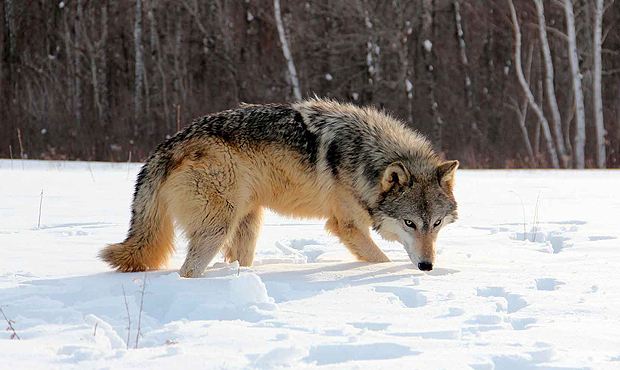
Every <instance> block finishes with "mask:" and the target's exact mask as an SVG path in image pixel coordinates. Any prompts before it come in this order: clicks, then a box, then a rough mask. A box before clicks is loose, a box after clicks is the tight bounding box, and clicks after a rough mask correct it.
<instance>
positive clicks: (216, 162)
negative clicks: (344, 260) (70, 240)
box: [100, 98, 459, 277]
mask: <svg viewBox="0 0 620 370" xmlns="http://www.w3.org/2000/svg"><path fill="white" fill-rule="evenodd" d="M458 165H459V162H458V161H456V160H453V161H443V160H441V159H440V157H439V156H438V154H437V153H436V152H435V151H433V148H432V146H431V144H430V143H429V141H428V140H427V139H426V138H425V137H424V136H422V135H421V134H419V133H417V132H416V131H414V130H412V129H410V128H408V127H407V126H406V125H405V124H404V123H402V122H401V121H399V120H397V119H395V118H393V117H392V116H390V115H389V114H387V113H385V112H383V111H379V110H377V109H374V108H372V107H358V106H355V105H352V104H348V103H340V102H337V101H334V100H324V99H319V98H314V99H308V100H303V101H299V102H295V103H292V104H266V105H253V104H242V105H241V106H239V107H238V108H236V109H232V110H227V111H223V112H220V113H215V114H211V115H207V116H204V117H201V118H198V119H196V120H194V121H193V122H192V123H191V124H190V125H189V126H188V127H187V128H185V129H184V130H182V131H180V132H178V133H177V134H176V135H174V136H173V137H171V138H170V139H168V140H166V141H164V142H163V143H161V144H160V145H159V146H158V147H157V148H156V150H155V151H154V152H153V153H152V154H151V156H150V157H149V158H148V160H147V161H146V163H145V164H144V166H143V167H142V169H141V170H140V172H139V174H138V177H137V181H136V186H135V193H134V197H133V203H132V210H131V222H130V228H129V232H128V234H127V237H126V239H125V240H124V241H123V242H122V243H118V244H111V245H108V246H107V247H106V248H104V249H103V250H102V251H101V253H100V257H101V259H103V260H104V261H106V262H107V263H108V264H110V265H111V266H112V267H114V268H116V269H118V270H120V271H125V272H129V271H144V270H148V269H157V268H160V267H162V266H163V265H164V264H165V262H166V261H167V259H168V257H169V256H170V254H171V253H172V252H173V250H174V245H173V237H174V226H175V223H176V225H178V226H180V228H181V229H182V230H183V231H184V233H185V235H186V236H187V238H188V251H187V256H186V259H185V262H184V263H183V265H182V267H181V270H180V272H179V273H180V275H181V276H183V277H199V276H201V275H202V274H203V273H204V271H205V269H206V267H207V266H208V264H209V263H210V262H211V260H212V259H213V258H214V257H215V256H216V255H217V253H219V252H220V251H222V252H223V254H224V256H225V259H226V260H227V261H229V262H233V261H238V262H239V264H240V265H241V266H250V265H252V262H253V259H254V251H255V247H256V239H257V236H258V233H259V229H260V226H261V216H262V214H263V210H264V209H266V208H269V209H271V210H273V211H275V212H277V213H280V214H283V215H287V216H293V217H301V218H323V219H326V220H327V222H326V224H325V228H326V229H327V231H329V232H330V233H332V234H333V235H335V236H337V237H338V238H339V239H340V241H341V242H342V243H343V244H344V245H345V246H346V247H347V248H348V249H349V251H351V253H352V254H353V255H355V257H357V258H358V259H359V260H361V261H366V262H373V263H378V262H389V261H390V260H389V259H388V257H387V256H386V255H385V253H384V252H383V251H381V249H380V248H379V247H378V246H377V245H376V244H375V242H374V241H373V240H372V238H371V236H370V228H371V227H372V228H373V229H374V230H376V231H377V233H378V234H379V235H380V236H381V237H382V238H384V239H386V240H393V241H398V242H400V243H401V244H402V245H403V246H404V248H405V251H406V252H407V254H408V255H409V258H410V259H411V261H412V262H413V263H414V264H417V267H418V268H419V269H420V270H424V271H428V270H432V268H433V264H434V261H435V242H436V239H437V234H438V232H439V230H441V229H442V228H443V227H444V226H445V225H447V224H449V223H452V222H453V221H454V220H456V218H457V203H456V200H455V198H454V195H453V187H454V179H455V172H456V170H457V168H458Z"/></svg>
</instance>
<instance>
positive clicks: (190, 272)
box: [179, 265, 204, 278]
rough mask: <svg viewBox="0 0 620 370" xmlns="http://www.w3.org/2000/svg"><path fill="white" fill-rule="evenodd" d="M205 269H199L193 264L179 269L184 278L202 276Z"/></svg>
mask: <svg viewBox="0 0 620 370" xmlns="http://www.w3.org/2000/svg"><path fill="white" fill-rule="evenodd" d="M203 272H204V270H200V269H197V268H195V267H193V266H186V265H183V266H181V270H179V275H180V276H181V277H184V278H198V277H201V276H202V273H203Z"/></svg>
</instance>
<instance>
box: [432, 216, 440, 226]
mask: <svg viewBox="0 0 620 370" xmlns="http://www.w3.org/2000/svg"><path fill="white" fill-rule="evenodd" d="M439 225H441V218H440V219H439V220H437V221H435V223H434V224H433V227H437V226H439Z"/></svg>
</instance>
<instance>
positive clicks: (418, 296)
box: [375, 286, 428, 308]
mask: <svg viewBox="0 0 620 370" xmlns="http://www.w3.org/2000/svg"><path fill="white" fill-rule="evenodd" d="M375 291H376V292H378V293H391V294H392V295H394V296H395V297H396V298H397V299H398V301H400V302H401V303H402V304H403V305H404V306H406V307H409V308H416V307H421V306H424V305H425V304H426V303H427V302H428V299H427V298H426V296H425V295H424V294H423V293H421V292H420V291H419V290H417V289H414V288H410V287H396V286H378V287H376V288H375Z"/></svg>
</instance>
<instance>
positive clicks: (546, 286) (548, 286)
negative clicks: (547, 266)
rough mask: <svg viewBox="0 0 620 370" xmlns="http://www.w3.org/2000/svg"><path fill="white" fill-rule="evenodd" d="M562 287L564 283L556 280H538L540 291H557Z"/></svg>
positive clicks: (537, 287) (537, 285)
mask: <svg viewBox="0 0 620 370" xmlns="http://www.w3.org/2000/svg"><path fill="white" fill-rule="evenodd" d="M560 285H564V282H562V281H559V280H556V279H554V278H540V279H536V289H538V290H556V289H558V286H560Z"/></svg>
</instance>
